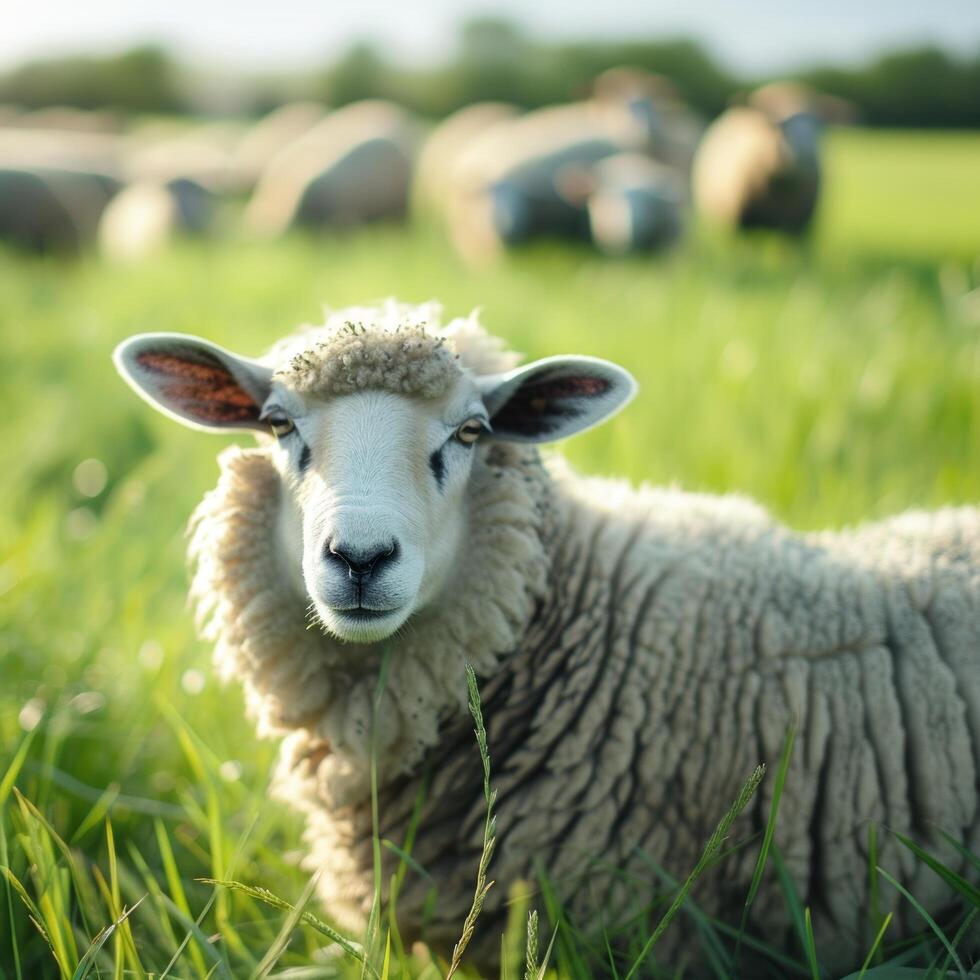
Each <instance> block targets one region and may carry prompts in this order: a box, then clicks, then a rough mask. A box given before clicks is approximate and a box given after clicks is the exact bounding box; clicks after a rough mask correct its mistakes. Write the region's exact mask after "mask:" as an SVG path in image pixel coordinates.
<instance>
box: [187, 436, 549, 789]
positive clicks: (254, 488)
mask: <svg viewBox="0 0 980 980" xmlns="http://www.w3.org/2000/svg"><path fill="white" fill-rule="evenodd" d="M220 463H221V477H220V480H219V482H218V486H217V487H216V488H215V489H214V490H213V491H211V492H210V493H209V494H208V495H207V496H206V497H205V499H204V500H203V501H202V503H201V505H200V506H199V507H198V509H197V511H196V512H195V515H194V518H193V519H192V523H191V539H190V556H191V559H192V561H194V562H195V563H196V566H197V567H196V571H195V575H194V581H193V584H192V596H193V597H194V599H195V600H196V603H197V612H198V619H199V624H200V626H201V629H202V633H203V635H204V636H205V637H206V638H208V639H211V640H213V641H214V642H215V644H216V648H215V660H216V664H217V666H218V669H219V671H220V673H221V674H222V675H223V676H224V677H226V678H228V677H235V678H238V679H241V680H243V681H244V686H245V691H246V697H247V701H248V705H249V710H250V712H251V714H252V715H253V716H255V717H256V719H257V722H258V727H259V731H260V734H280V735H281V734H286V733H289V732H292V733H294V734H293V737H291V739H290V741H289V743H288V745H287V747H286V753H285V754H286V756H288V757H289V759H288V760H286V759H284V769H285V770H289V769H291V768H292V767H293V766H294V765H297V764H299V763H303V764H304V766H305V767H306V768H307V769H309V768H310V767H312V770H313V772H314V773H315V776H316V781H317V792H318V794H319V795H320V798H321V799H322V800H324V801H329V802H330V803H332V804H333V805H343V804H351V803H357V802H359V801H361V800H363V799H365V798H366V797H367V795H368V793H369V782H368V769H369V767H368V758H369V746H370V732H371V716H372V709H371V706H372V698H373V694H374V689H375V686H376V683H377V674H378V669H379V666H380V662H381V657H382V654H383V649H382V648H383V645H382V644H377V645H375V646H373V647H356V648H352V647H351V646H347V645H344V644H342V643H340V642H338V641H337V640H335V639H333V638H332V637H330V636H328V635H324V634H322V633H321V632H319V631H318V630H317V629H315V628H310V623H309V622H308V620H307V615H306V601H307V600H306V598H305V597H304V596H300V595H297V594H296V592H295V591H294V590H293V589H292V587H290V586H289V585H287V584H286V583H287V582H288V581H289V576H287V575H285V574H283V569H282V567H281V565H282V563H281V558H280V551H279V548H278V546H277V541H276V532H275V528H276V524H277V521H276V516H277V513H278V508H279V505H280V494H281V493H282V492H283V487H282V484H281V481H280V477H279V474H278V473H277V471H276V469H275V467H274V465H273V464H272V462H271V460H270V459H269V457H268V455H267V453H266V452H265V451H264V450H261V449H260V450H242V449H239V448H235V447H233V448H231V449H229V450H226V451H225V452H224V453H223V454H222V456H221V458H220ZM468 500H469V504H470V514H471V515H472V517H473V519H472V521H471V526H470V529H469V532H468V538H467V558H466V561H465V562H462V563H461V565H462V567H461V568H460V569H459V571H458V575H457V576H456V577H455V578H454V586H453V588H452V590H451V594H449V595H446V596H444V597H443V599H442V600H441V601H437V602H436V603H435V604H434V605H433V606H432V607H430V608H427V609H425V610H422V611H421V612H419V613H418V614H416V616H415V617H414V618H413V620H411V621H410V622H409V624H408V626H407V627H406V628H405V630H404V632H403V634H402V635H400V636H399V638H398V640H397V642H396V643H394V644H393V647H392V651H391V655H390V663H389V668H388V680H387V684H386V687H385V691H384V694H383V703H382V705H381V710H380V712H379V731H378V741H379V758H381V759H384V760H385V764H386V766H387V769H383V770H382V772H381V779H382V780H385V779H388V778H392V777H394V776H397V775H400V774H402V773H405V772H409V771H412V770H413V769H415V768H416V767H417V766H418V765H419V763H420V762H421V760H422V759H423V757H424V755H425V753H426V751H427V749H429V748H430V747H431V746H433V745H435V744H436V743H437V741H438V732H439V726H440V724H441V723H442V722H444V721H445V720H446V719H447V718H449V717H451V716H453V715H456V714H458V713H460V712H463V711H465V703H466V682H465V671H464V663H467V662H468V663H471V664H472V665H473V666H474V668H475V669H476V670H477V671H478V672H480V673H483V674H489V673H491V672H492V671H493V670H494V669H495V668H496V666H497V664H498V662H499V659H500V657H502V656H505V655H507V654H508V653H509V652H511V651H512V650H514V649H515V647H516V646H517V645H518V643H519V641H520V638H521V636H522V634H523V633H524V631H525V630H526V628H527V624H528V622H529V621H530V620H531V618H532V616H533V613H534V609H535V605H536V603H537V602H538V601H539V600H540V598H541V596H542V595H543V594H544V592H545V588H546V579H547V574H548V560H547V557H546V554H547V550H546V547H545V543H544V538H545V536H546V535H547V534H548V526H549V513H548V505H547V501H548V500H549V490H548V478H547V476H546V474H545V470H544V467H543V466H542V464H541V462H540V460H539V457H538V454H537V452H536V451H534V450H533V449H532V450H528V449H526V448H524V449H517V448H515V447H513V446H508V445H503V444H494V445H491V446H489V447H488V448H487V449H486V450H485V451H484V453H483V454H482V455H481V457H480V459H479V460H478V461H477V462H476V464H475V465H474V472H473V475H472V477H471V482H470V493H469V497H468Z"/></svg>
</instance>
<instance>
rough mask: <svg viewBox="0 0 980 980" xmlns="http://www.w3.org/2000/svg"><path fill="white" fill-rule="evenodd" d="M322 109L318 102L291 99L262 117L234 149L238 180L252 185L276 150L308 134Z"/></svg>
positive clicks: (320, 118)
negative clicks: (291, 100)
mask: <svg viewBox="0 0 980 980" xmlns="http://www.w3.org/2000/svg"><path fill="white" fill-rule="evenodd" d="M326 111H327V110H326V107H325V106H323V105H321V104H320V103H319V102H291V103H289V104H288V105H283V106H279V108H278V109H273V111H272V112H270V113H269V114H268V115H266V116H263V117H262V118H261V119H260V120H259V121H258V122H257V123H255V125H254V126H252V128H251V129H249V130H248V131H247V132H246V133H245V135H244V136H243V137H242V138H241V141H240V142H239V144H238V146H237V147H236V148H235V169H236V171H237V172H238V174H239V176H240V178H241V180H242V183H243V184H244V185H245V186H246V187H248V188H254V187H255V185H256V183H258V180H259V178H260V177H261V176H262V174H263V172H264V171H265V169H266V168H267V167H268V166H269V164H270V163H271V162H272V160H273V159H274V158H275V156H276V155H277V154H278V153H279V151H280V150H282V149H283V148H284V147H286V146H288V145H289V144H290V143H292V142H294V141H295V140H297V139H299V138H300V137H301V136H303V135H304V134H305V133H308V132H309V131H310V130H311V129H312V128H313V127H314V126H315V125H316V124H317V123H318V122H320V121H321V120H322V119H323V117H324V116H325V115H326Z"/></svg>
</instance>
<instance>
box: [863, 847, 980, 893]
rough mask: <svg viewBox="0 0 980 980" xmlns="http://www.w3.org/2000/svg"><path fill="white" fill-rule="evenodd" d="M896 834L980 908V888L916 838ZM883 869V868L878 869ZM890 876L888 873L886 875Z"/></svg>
mask: <svg viewBox="0 0 980 980" xmlns="http://www.w3.org/2000/svg"><path fill="white" fill-rule="evenodd" d="M895 836H896V837H897V838H898V839H899V840H900V841H901V842H902V843H903V844H904V845H905V846H906V847H907V848H908V849H909V850H910V851H911V852H912V853H913V854H914V855H915V856H916V857H917V858H918V859H919V860H920V861H922V863H923V864H926V865H928V866H929V867H930V868H932V870H933V871H935V872H936V874H937V875H939V877H940V878H942V879H943V881H945V882H946V884H947V885H949V886H950V888H952V889H953V890H954V891H956V892H959V893H960V895H962V896H963V897H964V898H965V899H966V900H967V901H968V902H969V903H970V904H971V905H972V906H973V907H974V908H980V888H977V887H976V885H971V884H970V882H968V881H967V880H966V878H964V877H963V876H962V875H958V874H957V873H956V872H955V871H953V870H952V868H947V867H946V865H945V864H943V863H942V861H940V860H939V859H938V858H935V857H933V856H932V855H931V854H930V853H929V852H928V851H927V850H925V849H924V848H922V847H920V846H919V845H918V844H916V842H915V841H914V840H909V838H908V837H905V836H903V835H902V834H899V833H896V834H895ZM878 871H879V872H880V871H881V868H879V869H878ZM885 877H886V878H888V875H887V874H886V875H885Z"/></svg>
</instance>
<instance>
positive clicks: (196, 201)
mask: <svg viewBox="0 0 980 980" xmlns="http://www.w3.org/2000/svg"><path fill="white" fill-rule="evenodd" d="M213 214H214V195H212V194H211V193H210V192H209V191H208V190H206V189H205V188H204V187H203V186H201V184H198V183H197V182H195V181H193V180H190V179H188V178H186V177H180V178H177V179H175V180H171V181H167V182H165V183H164V182H157V181H140V182H137V183H133V184H130V185H129V186H128V187H126V188H125V189H124V190H123V191H121V192H120V193H119V194H118V195H116V197H115V198H114V199H113V200H112V202H111V203H110V204H109V206H108V207H107V208H106V210H105V212H104V214H103V215H102V220H101V222H100V223H99V231H98V240H99V247H100V249H101V251H102V253H103V254H104V255H106V256H107V257H108V258H111V259H113V260H115V261H124V262H128V261H135V260H138V259H142V258H145V257H147V256H149V255H153V254H155V253H156V252H158V251H160V250H161V249H162V248H163V247H164V246H165V245H166V244H167V243H168V242H169V241H170V240H171V239H173V237H174V236H175V235H199V234H203V233H205V232H206V231H208V230H209V228H210V227H211V225H212V218H213Z"/></svg>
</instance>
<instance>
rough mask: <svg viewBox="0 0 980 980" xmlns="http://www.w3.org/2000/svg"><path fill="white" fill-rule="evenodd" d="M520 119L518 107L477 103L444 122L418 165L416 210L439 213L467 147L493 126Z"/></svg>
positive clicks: (428, 140)
mask: <svg viewBox="0 0 980 980" xmlns="http://www.w3.org/2000/svg"><path fill="white" fill-rule="evenodd" d="M517 115H518V109H517V107H516V106H512V105H509V104H508V103H506V102H474V103H473V104H471V105H468V106H464V107H463V108H462V109H459V110H458V111H456V112H454V113H452V114H451V115H449V116H447V117H446V118H445V119H443V120H442V122H440V123H439V124H438V125H437V126H436V127H435V128H434V129H433V130H432V132H431V133H429V135H428V136H427V137H426V139H425V143H424V144H423V146H422V149H421V151H420V152H419V157H418V160H417V161H416V164H415V178H414V186H413V188H412V199H413V204H414V205H415V207H416V208H417V209H418V210H419V211H420V212H421V213H422V214H430V213H436V214H438V213H440V212H441V211H442V210H443V209H444V207H445V203H446V193H447V191H448V189H449V188H450V187H451V186H452V180H453V172H454V170H455V167H456V164H457V161H458V159H459V157H460V155H461V154H462V153H463V152H465V150H466V147H467V146H468V145H469V144H470V143H471V142H472V141H473V140H474V139H476V138H477V137H478V136H479V135H480V134H481V133H484V132H486V131H487V130H488V129H490V128H491V127H492V126H495V125H497V124H498V123H501V122H504V121H505V120H508V119H514V118H515V117H516V116H517Z"/></svg>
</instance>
